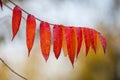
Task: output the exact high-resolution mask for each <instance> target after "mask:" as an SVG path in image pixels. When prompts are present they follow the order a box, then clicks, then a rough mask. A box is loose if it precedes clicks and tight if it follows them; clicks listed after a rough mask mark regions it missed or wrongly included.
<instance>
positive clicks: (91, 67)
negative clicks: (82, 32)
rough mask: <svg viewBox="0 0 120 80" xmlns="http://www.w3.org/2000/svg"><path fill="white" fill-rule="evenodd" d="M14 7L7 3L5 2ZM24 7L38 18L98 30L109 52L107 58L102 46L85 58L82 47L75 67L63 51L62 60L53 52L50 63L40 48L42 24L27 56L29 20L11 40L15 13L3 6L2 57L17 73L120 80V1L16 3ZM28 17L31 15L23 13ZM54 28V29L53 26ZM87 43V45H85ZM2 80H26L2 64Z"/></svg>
mask: <svg viewBox="0 0 120 80" xmlns="http://www.w3.org/2000/svg"><path fill="white" fill-rule="evenodd" d="M3 1H4V3H5V4H7V5H9V6H10V7H11V8H13V7H14V5H12V4H11V3H9V2H8V1H7V0H3ZM12 1H14V2H15V3H16V4H18V5H19V6H20V7H21V8H23V9H25V10H26V11H28V12H29V13H31V14H33V15H35V16H36V17H38V18H40V19H42V20H44V21H48V22H51V23H56V24H64V25H74V26H82V27H89V28H94V29H96V30H97V31H99V32H101V33H102V34H103V35H104V36H105V38H106V40H107V52H106V54H105V55H104V52H103V49H102V46H101V45H99V48H98V51H97V54H96V55H95V53H94V51H93V50H92V49H90V51H89V55H88V56H87V57H86V56H85V47H84V46H82V49H81V52H80V55H79V57H78V60H76V61H75V65H74V68H73V67H72V65H71V63H70V61H69V59H68V57H64V55H63V51H62V53H61V56H60V58H59V59H58V60H56V59H55V57H54V53H53V49H52V47H53V46H51V53H50V57H49V60H48V62H47V63H46V62H45V60H44V58H43V56H42V54H41V50H40V46H39V23H40V22H39V21H37V35H36V38H35V43H34V46H33V49H32V51H31V56H30V57H28V56H27V47H26V41H25V39H26V38H25V35H26V34H25V20H24V19H22V23H21V27H20V30H19V32H18V34H17V36H16V37H15V39H14V41H11V38H12V32H11V31H12V30H11V19H12V11H11V10H10V9H8V8H7V7H5V6H3V10H0V57H1V58H2V59H3V60H4V61H5V62H6V63H7V64H8V65H9V66H10V67H11V68H12V69H14V70H15V71H16V72H17V73H19V74H21V75H23V76H25V77H27V78H28V79H29V80H120V0H12ZM23 16H24V17H25V18H26V17H27V15H26V14H25V13H23ZM51 28H52V26H51ZM83 44H84V43H83ZM0 80H22V79H21V78H20V77H18V76H16V75H15V74H14V73H12V72H11V71H10V70H9V69H8V68H7V67H5V65H4V64H3V63H2V62H1V61H0Z"/></svg>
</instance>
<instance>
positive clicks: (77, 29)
mask: <svg viewBox="0 0 120 80" xmlns="http://www.w3.org/2000/svg"><path fill="white" fill-rule="evenodd" d="M76 35H77V42H78V46H77V55H76V56H77V57H78V55H79V52H80V49H81V46H82V28H81V27H77V28H76Z"/></svg>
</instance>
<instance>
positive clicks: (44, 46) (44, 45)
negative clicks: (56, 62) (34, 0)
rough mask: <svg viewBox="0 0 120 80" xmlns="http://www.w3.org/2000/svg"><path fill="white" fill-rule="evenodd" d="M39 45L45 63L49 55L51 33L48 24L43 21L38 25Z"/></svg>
mask: <svg viewBox="0 0 120 80" xmlns="http://www.w3.org/2000/svg"><path fill="white" fill-rule="evenodd" d="M40 43H41V50H42V54H43V56H44V58H45V60H46V61H47V60H48V58H49V54H50V44H51V31H50V25H49V23H47V22H43V21H42V22H41V24H40Z"/></svg>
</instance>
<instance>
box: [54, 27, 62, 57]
mask: <svg viewBox="0 0 120 80" xmlns="http://www.w3.org/2000/svg"><path fill="white" fill-rule="evenodd" d="M62 39H63V33H62V26H61V25H55V26H54V27H53V45H54V46H53V50H54V54H55V57H56V59H58V57H59V55H60V52H61V48H62Z"/></svg>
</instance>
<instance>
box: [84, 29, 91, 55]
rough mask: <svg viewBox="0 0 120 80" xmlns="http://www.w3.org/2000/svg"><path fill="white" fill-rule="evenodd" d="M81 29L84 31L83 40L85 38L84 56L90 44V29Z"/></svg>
mask: <svg viewBox="0 0 120 80" xmlns="http://www.w3.org/2000/svg"><path fill="white" fill-rule="evenodd" d="M83 31H84V40H85V46H86V56H87V55H88V51H89V48H90V44H91V39H90V29H89V28H83Z"/></svg>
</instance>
